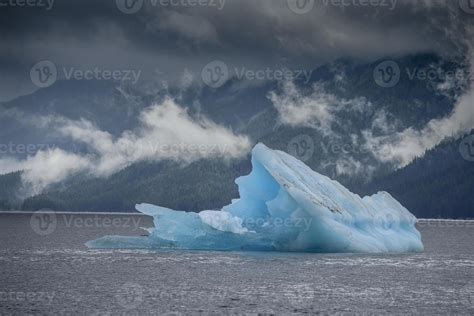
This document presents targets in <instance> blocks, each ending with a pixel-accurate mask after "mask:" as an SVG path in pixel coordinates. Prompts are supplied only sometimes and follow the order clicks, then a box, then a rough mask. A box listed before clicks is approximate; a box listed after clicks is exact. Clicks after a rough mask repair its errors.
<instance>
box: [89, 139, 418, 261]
mask: <svg viewBox="0 0 474 316" xmlns="http://www.w3.org/2000/svg"><path fill="white" fill-rule="evenodd" d="M236 184H237V185H238V188H239V194H240V198H239V199H235V200H233V201H232V203H231V204H230V205H227V206H225V207H223V208H222V210H205V211H201V212H200V213H194V212H184V211H175V210H171V209H168V208H164V207H159V206H155V205H150V204H139V205H137V206H136V208H137V210H138V211H140V212H141V213H143V214H146V215H150V216H153V219H154V226H155V227H154V228H148V229H147V230H148V232H149V236H146V237H124V236H106V237H102V238H99V239H97V240H93V241H89V242H87V243H86V245H87V246H88V247H90V248H95V249H103V248H145V249H186V250H221V251H226V250H228V251H242V250H244V251H247V250H255V251H288V252H319V253H330V252H331V253H332V252H334V253H338V252H356V253H388V252H398V253H399V252H418V251H423V243H422V241H421V235H420V233H419V232H418V230H417V229H416V227H415V224H416V218H415V216H414V215H413V214H411V213H410V212H409V211H408V210H407V209H406V208H404V207H403V206H402V205H401V204H400V203H399V202H398V201H396V200H395V199H394V198H393V197H392V196H390V194H389V193H387V192H379V193H377V194H374V195H372V196H366V197H363V198H361V197H360V196H359V195H357V194H354V193H352V192H350V191H349V190H348V189H346V188H345V187H344V186H342V185H341V184H340V183H338V182H337V181H334V180H331V179H330V178H328V177H326V176H324V175H321V174H319V173H317V172H315V171H313V170H311V168H309V167H308V166H306V165H305V164H304V163H303V162H301V161H299V160H297V159H296V158H294V157H293V156H291V155H289V154H287V153H284V152H282V151H277V150H271V149H269V148H268V147H266V146H265V145H263V144H257V145H256V146H255V147H254V148H253V150H252V171H251V173H250V174H249V175H246V176H243V177H240V178H238V179H237V180H236Z"/></svg>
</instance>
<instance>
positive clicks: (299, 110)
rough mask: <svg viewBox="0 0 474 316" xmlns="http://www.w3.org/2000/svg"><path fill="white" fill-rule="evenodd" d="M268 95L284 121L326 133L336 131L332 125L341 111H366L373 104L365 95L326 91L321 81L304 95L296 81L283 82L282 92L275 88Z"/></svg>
mask: <svg viewBox="0 0 474 316" xmlns="http://www.w3.org/2000/svg"><path fill="white" fill-rule="evenodd" d="M268 97H269V99H270V100H271V101H272V103H273V105H274V107H275V108H276V110H277V111H278V114H279V119H280V121H281V123H282V124H284V125H289V126H298V127H310V128H315V129H318V130H320V131H321V132H322V133H323V134H324V135H326V136H327V135H330V134H332V127H331V125H332V124H333V123H335V122H336V117H335V114H336V113H337V112H339V111H347V110H348V111H359V112H362V111H364V110H367V108H368V107H369V106H370V104H369V103H368V102H367V101H366V100H365V98H356V99H353V100H346V99H343V98H339V97H338V96H336V95H334V94H331V93H328V92H326V91H325V89H324V87H323V85H322V84H319V83H316V84H314V85H313V87H312V91H311V93H309V94H304V93H302V92H301V91H299V90H298V88H297V87H296V86H295V84H294V83H293V82H291V81H286V82H284V83H283V85H282V91H279V92H275V91H272V92H270V93H269V95H268Z"/></svg>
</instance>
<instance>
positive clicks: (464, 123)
mask: <svg viewBox="0 0 474 316" xmlns="http://www.w3.org/2000/svg"><path fill="white" fill-rule="evenodd" d="M468 33H469V34H470V38H471V39H472V38H474V36H473V35H474V28H472V29H471V30H470V31H469V32H468ZM468 44H469V47H470V49H469V55H468V56H467V59H468V60H467V61H468V62H469V64H470V72H469V73H470V74H473V73H474V47H473V44H472V42H469V43H468ZM472 129H474V81H473V80H472V79H471V82H470V83H469V86H468V89H467V90H466V92H465V93H464V94H463V95H462V96H461V97H459V99H458V100H457V101H456V104H455V106H454V109H453V111H452V112H451V113H450V114H449V115H448V116H446V117H444V118H440V119H433V120H431V121H429V122H428V123H427V124H426V126H424V127H423V128H422V129H420V130H418V129H414V128H412V127H409V128H407V129H405V130H403V131H401V132H398V133H391V134H385V135H383V136H374V135H373V133H372V131H364V132H363V134H364V136H365V138H366V141H367V146H368V148H370V149H371V150H372V152H373V153H374V155H375V157H376V158H377V159H379V160H380V161H383V162H392V163H395V164H396V165H397V166H398V167H403V166H405V165H407V164H409V163H410V162H411V161H412V160H413V159H415V158H416V157H420V156H422V155H423V154H424V153H425V152H426V150H428V149H431V148H433V147H435V146H436V145H438V144H439V143H441V142H442V141H443V140H444V139H445V138H447V137H453V136H459V135H462V134H465V133H467V132H470V131H471V130H472Z"/></svg>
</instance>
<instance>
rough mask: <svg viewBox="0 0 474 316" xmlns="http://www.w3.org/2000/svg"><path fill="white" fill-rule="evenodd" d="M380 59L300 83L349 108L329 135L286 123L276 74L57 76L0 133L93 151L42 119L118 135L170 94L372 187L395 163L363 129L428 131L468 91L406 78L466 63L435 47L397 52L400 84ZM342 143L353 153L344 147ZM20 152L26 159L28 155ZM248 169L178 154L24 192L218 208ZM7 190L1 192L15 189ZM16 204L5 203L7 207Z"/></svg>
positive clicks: (67, 201)
mask: <svg viewBox="0 0 474 316" xmlns="http://www.w3.org/2000/svg"><path fill="white" fill-rule="evenodd" d="M381 62H383V60H379V61H375V62H372V63H363V62H360V61H354V60H339V61H337V62H334V63H331V64H328V65H323V66H321V67H318V68H317V69H315V70H314V71H313V72H312V75H311V77H310V80H309V82H304V81H302V80H296V81H295V82H294V84H295V87H296V90H297V91H298V93H299V94H300V95H302V96H311V95H316V97H317V96H318V95H319V93H322V94H324V95H328V96H329V97H328V98H329V99H330V100H335V101H334V102H339V103H341V104H343V105H344V107H341V108H340V109H339V110H338V111H336V112H334V113H332V114H333V120H332V121H331V122H330V123H329V124H328V126H329V128H328V130H329V132H328V131H322V130H321V129H318V128H315V127H314V126H313V125H312V124H311V123H312V122H311V121H309V122H307V123H308V124H306V125H304V124H303V125H301V124H300V125H288V124H286V125H285V124H282V122H281V117H280V115H281V113H279V111H278V110H277V108H276V107H275V105H274V104H273V102H272V100H271V99H270V98H269V95H270V93H271V92H274V93H275V95H277V96H282V95H284V93H285V91H284V87H283V86H282V84H281V83H278V82H275V81H262V82H257V83H255V82H253V83H251V84H245V82H242V81H239V80H237V79H236V78H233V79H231V80H229V81H228V82H227V83H226V84H225V85H223V86H222V87H220V88H217V89H213V88H206V87H204V88H202V87H198V86H191V87H189V88H188V89H186V90H184V91H183V90H182V89H179V88H170V89H168V90H167V91H161V92H158V93H150V92H144V90H140V89H139V88H138V87H133V86H123V85H120V84H116V83H113V82H103V81H102V82H100V81H58V82H56V83H55V84H54V85H53V86H51V87H49V88H46V89H41V90H38V91H36V92H35V93H33V94H31V95H28V96H24V97H21V98H18V99H16V100H13V101H10V102H7V103H3V104H2V105H0V108H1V111H0V113H1V115H0V123H1V124H3V126H2V129H1V130H0V139H2V140H5V141H4V142H5V143H8V142H13V143H18V144H31V143H33V144H49V145H52V146H54V147H59V148H63V149H65V150H74V152H76V153H77V152H81V153H84V154H86V153H88V148H87V146H84V145H82V144H77V143H72V142H71V140H70V139H64V138H62V137H60V136H58V135H57V134H55V133H54V131H53V130H50V129H49V127H48V126H47V125H42V126H40V125H38V124H35V121H40V118H41V117H43V116H48V115H49V116H57V117H64V118H67V119H71V120H79V119H82V118H84V119H87V120H89V121H91V122H93V123H94V124H95V125H96V126H97V127H98V128H100V129H101V130H103V131H107V132H109V133H111V134H112V135H114V136H118V135H120V134H121V133H122V132H123V131H124V130H130V129H134V128H137V126H138V119H137V118H138V116H139V114H140V112H141V111H142V110H143V109H145V108H146V107H148V106H150V105H151V104H153V103H155V102H157V103H158V104H159V103H160V101H161V100H162V99H163V97H164V96H165V95H166V94H168V95H171V96H172V97H174V98H175V99H176V100H177V102H178V103H179V104H180V105H181V106H183V107H186V108H187V109H188V111H189V113H190V114H191V116H196V115H204V116H206V117H208V118H209V119H210V120H212V121H214V122H216V123H217V124H220V125H222V126H224V127H226V128H229V129H231V130H233V131H235V132H237V133H239V134H244V135H248V136H249V137H250V139H251V140H252V142H254V143H256V142H262V143H264V144H265V145H267V146H268V147H270V148H273V149H279V150H283V151H287V152H288V151H291V150H292V148H293V147H294V145H296V146H299V145H301V144H300V143H298V142H299V141H300V139H301V137H303V138H304V139H305V141H308V142H309V143H310V146H311V154H310V155H308V157H305V158H307V159H305V163H306V164H308V165H309V166H310V167H311V168H312V169H314V170H316V171H317V172H319V173H322V174H325V175H327V176H329V177H331V178H334V179H336V180H338V181H340V182H341V183H342V184H343V185H345V186H346V187H348V188H349V189H350V190H352V191H356V190H360V188H362V187H364V188H365V187H366V186H367V183H368V182H370V180H371V179H372V178H376V179H383V177H385V176H387V175H389V174H390V173H392V172H393V171H394V170H395V168H396V165H394V164H393V163H388V162H381V161H380V160H378V159H377V157H375V156H374V154H373V153H372V152H370V151H366V150H361V149H362V148H364V145H365V142H366V140H364V134H363V132H364V131H370V132H371V133H373V135H374V136H379V135H384V134H386V133H387V130H384V129H388V130H389V133H396V132H399V131H402V130H404V129H406V128H408V127H412V128H415V129H418V128H421V127H422V126H424V125H425V124H426V123H427V122H429V121H430V120H432V119H434V118H441V117H444V116H446V115H447V114H449V113H450V112H451V111H452V109H453V107H454V104H455V101H456V98H457V96H458V95H459V94H460V93H461V92H462V91H459V89H460V86H456V88H455V89H449V90H441V89H440V88H439V85H440V84H442V83H443V80H442V79H441V78H438V77H436V78H434V79H430V80H428V79H423V78H418V77H415V78H411V79H410V78H409V74H411V73H414V72H416V71H419V70H429V69H436V70H437V71H439V70H440V69H441V70H442V71H444V72H448V71H455V70H457V69H464V67H465V65H464V64H463V63H462V62H459V61H445V60H443V59H441V58H440V57H438V56H435V55H429V54H426V55H416V56H406V57H403V58H400V59H397V60H396V63H397V64H398V65H399V68H400V81H399V83H398V84H397V85H395V86H394V87H392V88H381V87H380V86H378V85H377V84H376V83H375V81H374V78H373V71H374V69H375V68H376V67H377V65H378V64H379V63H381ZM315 87H319V88H318V89H321V90H315V89H316V88H315ZM461 88H462V86H461ZM331 102H332V101H331ZM382 114H383V115H382ZM381 115H382V116H383V118H384V119H385V122H383V124H386V125H388V126H379V125H380V124H378V125H377V124H374V122H375V121H377V120H378V119H379V118H380V116H381ZM341 147H342V148H348V150H343V151H341V150H340V148H341ZM14 157H16V158H25V155H24V154H23V155H19V154H18V155H14ZM0 158H1V157H0ZM248 166H249V161H248V160H247V159H242V160H241V161H232V162H222V161H218V160H213V159H211V160H200V161H196V162H194V163H192V164H189V165H180V164H178V163H175V162H171V161H158V162H138V163H135V164H133V165H131V166H130V167H128V168H126V169H124V170H122V171H119V172H118V173H116V174H113V175H111V176H109V177H107V178H85V176H78V177H75V178H72V179H69V180H68V181H67V182H66V183H61V184H59V185H56V186H53V187H49V188H48V189H47V190H46V191H45V192H43V193H42V194H40V195H38V196H34V197H30V198H28V199H26V200H25V201H24V203H23V205H22V208H23V209H25V210H35V209H40V208H52V209H58V210H75V211H110V210H113V211H131V210H132V209H133V206H134V204H135V203H137V202H149V203H154V204H159V205H164V206H167V207H170V208H173V209H185V210H197V209H208V208H210V209H214V208H220V207H222V206H223V205H225V204H227V203H229V202H230V199H232V198H234V197H236V196H237V192H236V189H235V185H234V183H233V180H234V179H235V178H236V177H238V176H240V175H243V174H245V173H246V172H247V171H248ZM15 179H16V180H15ZM18 179H20V177H19V176H18V175H17V176H16V177H15V176H13V177H12V176H0V182H1V181H4V182H5V183H8V182H9V181H10V182H11V183H12V185H11V188H15V187H17V185H18V183H16V182H15V181H20V182H21V180H18ZM367 190H368V191H369V187H367ZM8 192H9V191H8ZM8 192H7V191H5V194H3V195H4V196H7V197H9V196H13V195H11V194H10V193H8ZM0 196H1V194H0ZM9 203H10V202H9ZM9 205H10V204H7V203H6V202H4V208H6V207H8V206H9Z"/></svg>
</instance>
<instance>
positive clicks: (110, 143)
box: [0, 98, 251, 193]
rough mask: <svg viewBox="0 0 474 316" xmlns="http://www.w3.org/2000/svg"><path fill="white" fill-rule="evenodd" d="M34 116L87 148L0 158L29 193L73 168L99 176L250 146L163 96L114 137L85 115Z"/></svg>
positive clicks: (231, 153)
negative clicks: (136, 165)
mask: <svg viewBox="0 0 474 316" xmlns="http://www.w3.org/2000/svg"><path fill="white" fill-rule="evenodd" d="M39 121H40V122H41V124H46V123H47V124H50V126H51V127H52V128H54V129H56V131H57V132H58V133H59V134H60V135H61V136H65V137H69V138H71V139H72V140H73V141H74V142H79V143H83V144H85V145H86V146H87V147H88V148H89V152H90V153H89V154H87V155H82V154H77V153H69V152H65V151H63V150H61V149H54V150H47V151H40V152H38V153H37V154H36V155H34V156H30V157H28V158H27V159H25V160H21V161H19V160H14V159H8V160H7V159H4V160H0V172H4V173H6V172H11V171H16V170H24V173H23V175H22V178H23V182H24V183H25V184H27V185H28V186H29V187H31V190H32V191H33V193H39V192H41V191H42V190H44V189H45V188H47V187H48V186H49V185H51V184H53V183H58V182H61V181H63V180H65V179H66V178H67V177H69V176H71V175H73V174H77V173H79V172H82V173H86V174H87V175H89V176H96V177H102V176H108V175H111V174H113V173H116V172H117V171H120V170H122V169H124V168H126V167H127V166H130V165H131V164H133V163H135V162H139V161H161V160H173V161H176V162H179V163H183V164H187V163H191V162H193V161H196V160H199V159H207V158H221V159H233V158H241V157H243V156H245V155H246V154H247V153H248V152H249V151H250V149H251V143H250V140H249V139H248V138H247V137H246V136H240V135H236V134H234V133H233V132H232V131H231V130H229V129H226V128H225V127H222V126H220V125H218V124H216V123H214V122H212V121H211V120H209V119H207V118H206V117H203V116H198V117H197V118H193V117H191V116H190V115H189V113H188V112H187V110H186V109H184V108H182V107H180V106H178V105H177V104H176V103H175V101H174V100H172V99H169V98H167V99H165V101H164V102H163V103H161V104H155V105H153V106H151V107H149V108H147V109H145V110H144V111H143V112H142V113H141V114H140V117H139V121H140V126H139V127H138V128H136V129H134V130H127V131H124V132H123V133H122V135H121V136H120V137H114V136H113V135H112V134H110V133H108V132H106V131H102V130H100V129H99V128H97V127H96V126H95V125H94V124H92V123H91V122H89V121H87V120H79V121H71V120H67V119H64V118H61V117H47V118H43V119H42V120H39Z"/></svg>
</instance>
